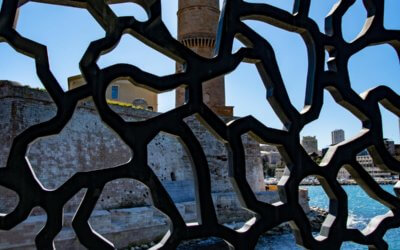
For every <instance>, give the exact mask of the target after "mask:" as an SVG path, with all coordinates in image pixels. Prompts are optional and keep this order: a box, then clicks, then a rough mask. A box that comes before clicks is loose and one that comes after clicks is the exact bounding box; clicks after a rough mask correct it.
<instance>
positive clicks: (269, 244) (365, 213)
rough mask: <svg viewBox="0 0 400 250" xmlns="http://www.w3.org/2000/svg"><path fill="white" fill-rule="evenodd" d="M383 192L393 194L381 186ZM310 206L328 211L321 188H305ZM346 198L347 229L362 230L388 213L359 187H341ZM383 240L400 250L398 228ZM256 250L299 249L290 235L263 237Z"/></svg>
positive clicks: (351, 246) (348, 246) (352, 245)
mask: <svg viewBox="0 0 400 250" xmlns="http://www.w3.org/2000/svg"><path fill="white" fill-rule="evenodd" d="M381 187H382V188H383V189H384V190H386V191H387V192H389V193H392V194H394V191H393V186H391V185H382V186H381ZM306 188H308V192H309V197H310V206H313V207H320V208H324V209H326V210H328V205H329V200H328V198H327V196H326V194H325V192H324V191H323V189H322V187H321V186H307V187H306ZM343 188H344V189H345V191H346V193H347V196H348V205H349V219H348V221H347V226H348V227H349V228H356V229H360V230H362V229H364V228H365V227H366V226H367V224H368V222H369V221H370V219H371V218H373V217H375V216H377V215H381V214H385V213H386V212H388V211H389V209H388V208H387V207H385V206H384V205H382V204H380V203H378V202H377V201H375V200H373V199H371V198H370V197H369V196H368V195H367V194H366V193H365V192H364V191H363V190H362V189H361V188H360V187H359V186H357V185H354V186H343ZM384 239H385V240H386V242H387V243H388V244H389V249H398V250H400V228H397V229H392V230H389V231H388V232H387V233H386V235H385V237H384ZM256 249H257V250H261V249H262V250H264V249H300V248H299V247H298V246H297V245H296V244H295V240H294V236H293V235H292V234H284V235H279V236H264V237H261V239H260V240H259V244H258V245H257V247H256ZM341 249H368V247H367V246H364V245H358V244H355V243H349V242H346V243H344V244H343V245H342V248H341Z"/></svg>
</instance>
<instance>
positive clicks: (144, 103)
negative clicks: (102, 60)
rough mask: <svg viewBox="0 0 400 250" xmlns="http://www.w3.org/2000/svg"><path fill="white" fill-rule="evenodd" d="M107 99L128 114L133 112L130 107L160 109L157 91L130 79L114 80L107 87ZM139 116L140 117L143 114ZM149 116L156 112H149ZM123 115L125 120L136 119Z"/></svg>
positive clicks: (113, 107) (145, 109) (112, 105)
mask: <svg viewBox="0 0 400 250" xmlns="http://www.w3.org/2000/svg"><path fill="white" fill-rule="evenodd" d="M106 99H107V103H108V104H109V106H110V107H112V109H113V110H114V111H117V112H118V111H120V112H121V111H122V110H126V113H127V114H129V113H131V114H133V112H132V111H131V110H129V108H133V109H136V110H142V111H154V112H156V111H157V110H158V98H157V93H156V92H153V91H151V90H148V89H146V88H142V87H140V86H137V85H134V84H133V83H132V81H131V80H130V79H124V78H121V79H116V80H114V81H112V82H111V83H110V84H109V85H108V87H107V90H106ZM171 101H172V100H171ZM117 107H118V108H117ZM137 116H138V118H139V117H140V116H143V115H139V114H138V115H137ZM148 116H149V117H154V114H148ZM122 117H123V118H124V120H125V121H132V120H135V119H133V117H132V119H130V117H127V116H122Z"/></svg>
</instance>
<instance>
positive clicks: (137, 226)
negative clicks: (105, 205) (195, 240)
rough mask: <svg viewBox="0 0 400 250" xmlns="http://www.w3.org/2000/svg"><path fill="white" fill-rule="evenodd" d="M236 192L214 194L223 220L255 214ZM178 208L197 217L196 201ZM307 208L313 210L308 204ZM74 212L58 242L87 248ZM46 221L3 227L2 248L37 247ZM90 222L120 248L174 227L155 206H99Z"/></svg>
mask: <svg viewBox="0 0 400 250" xmlns="http://www.w3.org/2000/svg"><path fill="white" fill-rule="evenodd" d="M306 194H307V192H306V191H302V192H300V196H304V195H306ZM256 195H257V197H258V199H259V200H262V201H265V202H268V203H273V202H276V201H278V200H279V197H278V194H277V192H260V193H257V194H256ZM233 196H235V194H234V193H218V194H213V200H214V202H215V206H216V207H217V208H218V210H217V212H218V220H219V222H220V223H231V222H238V221H243V220H248V219H250V218H251V217H253V215H252V214H251V213H249V212H248V211H247V210H244V209H242V208H240V205H239V203H238V202H237V200H235V199H234V198H233ZM177 208H178V210H179V212H180V213H181V214H182V216H183V218H184V219H185V221H186V222H194V221H195V220H196V205H195V203H194V202H180V203H178V204H177ZM304 209H306V211H309V208H308V205H307V206H306V207H305V208H304ZM73 215H74V214H73V213H65V214H64V224H63V229H62V231H61V232H60V233H59V234H58V236H57V237H56V241H55V245H56V247H57V248H59V249H84V248H83V247H82V246H81V245H80V243H79V240H78V239H77V238H76V235H75V233H74V231H73V229H72V227H71V220H72V218H73ZM45 222H46V216H45V215H31V216H30V217H29V218H28V219H27V220H25V221H24V222H23V223H21V224H19V225H18V226H17V227H15V228H13V229H12V230H11V231H1V230H0V238H1V239H2V240H1V241H0V249H10V248H12V249H21V250H22V249H35V246H34V238H35V235H36V234H37V233H38V232H39V231H40V229H41V228H42V227H43V225H44V224H45ZM90 224H91V226H92V227H93V229H95V230H96V231H97V232H99V233H101V234H102V235H103V236H104V237H105V238H106V239H108V240H110V241H112V242H113V243H115V246H116V247H117V248H121V247H126V246H128V245H131V244H133V245H140V244H145V243H149V242H154V241H158V240H160V239H161V238H162V237H163V236H164V235H165V233H166V232H167V231H168V229H169V227H170V226H169V219H168V218H167V217H166V216H164V215H163V214H162V213H160V212H159V211H158V210H157V209H155V208H154V207H152V206H142V207H134V208H123V209H110V210H95V211H94V212H93V214H92V216H91V218H90Z"/></svg>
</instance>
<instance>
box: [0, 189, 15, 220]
mask: <svg viewBox="0 0 400 250" xmlns="http://www.w3.org/2000/svg"><path fill="white" fill-rule="evenodd" d="M18 202H19V197H18V194H17V193H16V192H15V191H13V190H11V189H8V188H5V187H2V186H0V215H6V214H9V213H11V212H12V211H14V209H15V208H16V207H17V205H18Z"/></svg>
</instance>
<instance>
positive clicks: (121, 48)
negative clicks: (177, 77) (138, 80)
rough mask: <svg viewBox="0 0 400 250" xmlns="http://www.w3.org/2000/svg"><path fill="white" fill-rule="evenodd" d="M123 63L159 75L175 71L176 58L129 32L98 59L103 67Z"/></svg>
mask: <svg viewBox="0 0 400 250" xmlns="http://www.w3.org/2000/svg"><path fill="white" fill-rule="evenodd" d="M121 63H125V64H130V65H133V66H136V67H138V68H139V69H141V70H143V71H145V72H148V73H151V74H154V75H157V76H164V75H169V74H173V73H175V61H174V60H172V59H170V58H169V57H167V56H165V55H164V54H162V53H160V52H158V51H157V50H155V49H152V48H150V47H149V46H147V45H146V44H144V43H143V42H141V41H139V40H138V39H136V38H135V37H133V36H132V35H129V34H126V35H123V36H122V37H121V40H120V41H119V43H118V45H117V46H116V47H115V48H114V49H113V50H112V51H111V52H109V53H107V54H105V55H103V56H102V57H100V59H99V61H98V65H99V66H100V67H101V68H105V67H108V66H111V65H114V64H121Z"/></svg>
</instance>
